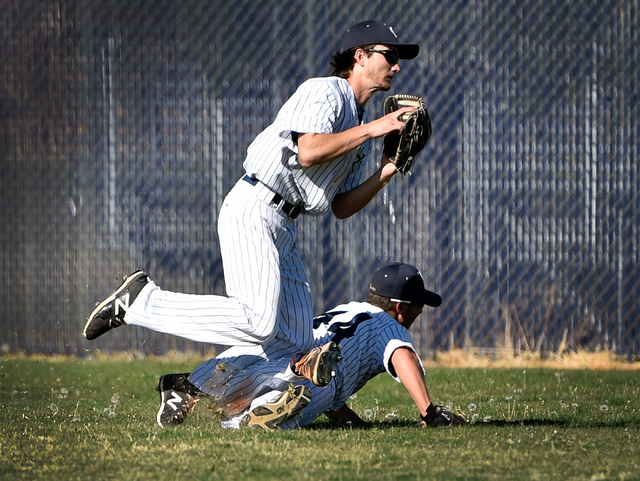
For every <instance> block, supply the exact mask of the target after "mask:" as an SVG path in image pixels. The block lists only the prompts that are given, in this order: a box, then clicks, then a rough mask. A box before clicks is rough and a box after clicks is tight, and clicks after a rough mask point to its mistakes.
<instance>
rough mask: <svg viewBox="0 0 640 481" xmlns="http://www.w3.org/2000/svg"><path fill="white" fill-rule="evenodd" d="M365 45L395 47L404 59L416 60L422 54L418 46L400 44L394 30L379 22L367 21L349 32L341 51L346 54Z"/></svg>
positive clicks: (346, 34)
mask: <svg viewBox="0 0 640 481" xmlns="http://www.w3.org/2000/svg"><path fill="white" fill-rule="evenodd" d="M364 45H387V46H390V47H394V48H395V49H396V50H397V51H398V55H399V56H400V58H402V59H411V58H416V57H417V56H418V53H419V52H420V47H419V46H418V45H416V44H413V43H402V42H400V40H398V36H397V35H396V33H395V32H394V31H393V28H391V27H389V26H388V25H387V24H385V23H382V22H378V21H377V20H366V21H364V22H360V23H358V24H356V25H354V26H353V27H351V28H350V29H349V30H347V31H346V32H345V34H344V36H343V37H342V44H341V46H340V50H341V51H342V52H344V51H346V50H349V49H350V48H354V47H362V46H364Z"/></svg>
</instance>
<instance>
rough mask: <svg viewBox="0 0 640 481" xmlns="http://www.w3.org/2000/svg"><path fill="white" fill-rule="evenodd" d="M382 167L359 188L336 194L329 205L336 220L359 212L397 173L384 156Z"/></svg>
mask: <svg viewBox="0 0 640 481" xmlns="http://www.w3.org/2000/svg"><path fill="white" fill-rule="evenodd" d="M384 159H385V160H383V165H382V167H380V168H379V169H378V170H377V171H376V172H375V173H374V174H373V175H372V176H371V177H369V178H368V179H367V180H366V181H364V182H363V183H362V184H360V185H359V186H357V187H355V188H353V189H351V190H349V191H347V192H343V193H342V194H337V195H336V196H335V197H334V198H333V201H332V203H331V210H332V211H333V213H334V215H335V216H336V217H337V218H338V219H346V218H347V217H351V216H352V215H353V214H355V213H356V212H360V211H361V210H362V209H363V208H364V207H365V206H366V205H367V204H368V203H369V202H371V199H373V198H374V197H375V195H376V194H377V193H378V192H380V190H381V189H382V188H383V187H384V186H385V185H387V184H388V183H389V181H390V180H391V178H392V177H393V176H394V175H395V174H396V173H397V172H398V171H397V170H396V168H395V166H394V165H393V164H391V163H389V162H388V161H387V159H386V156H384Z"/></svg>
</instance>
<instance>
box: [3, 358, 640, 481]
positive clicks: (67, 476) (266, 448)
mask: <svg viewBox="0 0 640 481" xmlns="http://www.w3.org/2000/svg"><path fill="white" fill-rule="evenodd" d="M199 362H200V359H189V358H179V359H167V358H165V359H133V358H132V359H123V358H122V357H116V358H98V359H85V360H83V359H57V360H53V359H30V358H8V359H0V426H1V435H0V479H3V480H4V479H7V480H9V479H10V480H14V479H29V480H31V479H55V480H71V479H82V480H94V479H96V480H100V479H189V480H206V479H260V480H271V479H281V480H284V479H344V480H349V479H368V480H373V479H518V480H520V479H524V480H529V479H531V480H538V479H540V480H544V479H549V480H555V479H559V480H571V479H576V480H591V479H594V480H596V479H640V449H638V443H639V441H640V371H638V370H623V369H615V370H600V369H598V370H592V369H550V368H531V367H527V368H521V367H518V368H511V369H508V368H493V369H487V368H483V367H479V368H450V367H429V368H428V373H427V383H428V386H429V388H430V392H431V395H432V397H433V398H434V399H435V400H436V402H438V403H440V404H450V405H452V407H453V408H454V409H455V410H456V411H457V410H460V411H462V412H463V413H464V414H465V416H466V417H467V419H469V420H471V421H472V422H471V423H470V424H469V425H468V426H465V427H462V428H453V429H452V428H439V429H419V428H416V427H415V426H414V423H415V422H416V421H417V420H418V416H417V412H416V410H415V408H414V407H413V404H412V402H411V400H410V398H409V397H408V395H407V394H406V391H404V389H403V387H402V386H401V385H399V384H396V383H395V382H394V381H393V380H391V379H390V377H389V376H387V375H386V374H382V375H380V376H378V377H377V378H376V379H374V380H373V381H371V382H370V383H369V384H368V385H367V386H366V387H365V388H364V389H363V390H362V391H361V392H359V393H358V394H357V396H356V397H355V398H354V399H352V400H350V401H349V404H350V406H351V407H352V408H353V409H354V410H355V411H356V412H358V414H360V415H361V416H362V417H365V418H369V419H370V421H371V425H370V427H368V428H366V429H342V428H340V427H336V426H334V425H331V424H330V423H329V421H328V420H327V418H325V417H324V416H323V417H321V418H319V419H318V420H317V421H316V422H315V423H314V424H313V425H312V426H311V428H310V429H305V430H298V431H287V432H285V431H280V432H273V433H265V432H257V431H250V430H247V431H225V430H223V429H222V428H220V426H219V422H218V421H219V418H218V417H217V414H216V413H215V411H214V410H213V409H210V408H208V407H207V405H206V403H205V402H201V403H200V404H199V405H198V406H197V408H196V410H195V412H194V413H193V415H191V416H190V417H189V419H188V420H187V422H186V423H185V424H183V425H182V426H179V427H177V428H176V429H164V430H163V429H162V428H160V427H158V426H157V425H156V424H155V415H156V412H157V407H158V394H157V393H156V392H155V387H156V385H157V380H158V376H159V375H160V374H164V373H167V372H184V371H189V370H191V369H193V368H194V367H195V366H197V365H198V364H199Z"/></svg>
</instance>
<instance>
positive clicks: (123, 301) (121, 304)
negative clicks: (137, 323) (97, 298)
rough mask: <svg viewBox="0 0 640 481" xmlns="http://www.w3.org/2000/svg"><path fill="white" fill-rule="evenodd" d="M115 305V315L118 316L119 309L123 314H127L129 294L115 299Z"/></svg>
mask: <svg viewBox="0 0 640 481" xmlns="http://www.w3.org/2000/svg"><path fill="white" fill-rule="evenodd" d="M115 305H116V307H115V311H116V312H115V315H118V314H119V313H120V309H122V311H123V312H127V310H128V309H129V293H128V292H127V293H126V294H125V295H123V296H121V297H116V300H115Z"/></svg>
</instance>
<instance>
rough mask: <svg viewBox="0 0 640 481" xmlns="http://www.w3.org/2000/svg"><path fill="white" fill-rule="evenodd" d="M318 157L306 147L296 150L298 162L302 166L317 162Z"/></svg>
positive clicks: (309, 165) (305, 166)
mask: <svg viewBox="0 0 640 481" xmlns="http://www.w3.org/2000/svg"><path fill="white" fill-rule="evenodd" d="M317 161H318V159H317V158H316V157H314V156H313V155H312V154H311V152H310V151H309V150H308V149H299V150H298V163H299V164H300V165H301V166H302V167H304V168H307V167H311V166H313V165H315V164H316V163H317Z"/></svg>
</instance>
